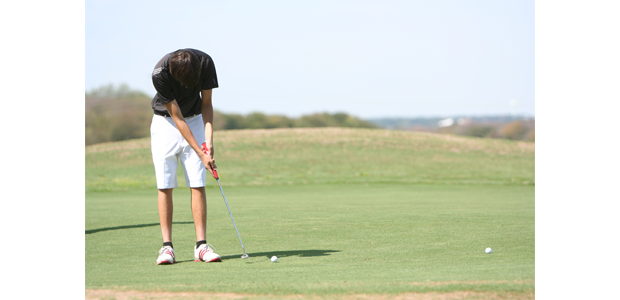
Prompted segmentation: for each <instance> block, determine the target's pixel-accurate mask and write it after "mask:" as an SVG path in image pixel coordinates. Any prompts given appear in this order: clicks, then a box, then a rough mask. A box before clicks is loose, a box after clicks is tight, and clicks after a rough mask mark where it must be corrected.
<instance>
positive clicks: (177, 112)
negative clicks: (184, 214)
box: [151, 49, 221, 264]
mask: <svg viewBox="0 0 620 300" xmlns="http://www.w3.org/2000/svg"><path fill="white" fill-rule="evenodd" d="M152 77H153V85H154V86H155V90H156V91H157V94H155V97H153V100H152V101H151V106H152V107H153V111H154V116H153V121H152V123H151V153H152V154H153V164H154V165H155V176H156V179H157V189H158V190H159V192H158V196H157V201H158V209H159V223H160V225H161V235H162V238H163V242H164V244H163V247H162V248H161V249H160V250H159V257H158V258H157V264H173V263H175V254H174V248H173V246H172V189H174V188H176V187H178V186H179V185H178V182H177V166H178V164H179V160H180V161H181V164H182V165H183V171H184V174H185V182H186V183H187V186H188V187H189V188H190V190H191V195H192V196H191V197H192V198H191V206H192V214H193V217H194V226H195V229H196V246H194V261H205V262H213V261H221V258H220V256H219V255H217V254H215V253H214V252H213V249H212V248H211V246H210V245H209V244H207V241H206V239H207V238H206V228H207V198H206V195H205V188H204V186H205V179H206V170H207V169H208V170H209V172H211V174H212V170H215V169H216V166H215V160H214V159H213V154H214V152H215V151H214V149H213V105H212V103H211V92H212V89H213V88H217V87H218V82H217V75H216V73H215V66H214V64H213V60H212V59H211V57H210V56H209V55H208V54H206V53H204V52H202V51H199V50H195V49H181V50H177V51H175V52H172V53H168V54H166V55H165V56H164V57H163V58H162V59H161V60H160V61H159V62H158V63H157V65H155V69H154V70H153V76H152ZM202 143H206V147H207V149H208V150H209V155H207V154H205V153H204V152H203V150H202V148H201V146H200V145H202Z"/></svg>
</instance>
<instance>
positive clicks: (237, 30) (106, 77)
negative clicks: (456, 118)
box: [85, 0, 535, 118]
mask: <svg viewBox="0 0 620 300" xmlns="http://www.w3.org/2000/svg"><path fill="white" fill-rule="evenodd" d="M180 48H196V49H200V50H203V51H205V52H207V53H208V54H210V55H211V56H212V57H213V60H214V62H215V65H216V69H217V73H218V79H219V83H220V87H219V88H218V89H217V90H215V91H214V106H215V108H216V109H217V110H220V111H223V112H227V113H243V114H245V113H250V112H254V111H260V112H264V113H269V114H285V115H289V116H299V115H301V114H307V113H313V112H324V111H325V112H339V111H343V112H347V113H350V114H353V115H356V116H359V117H363V118H379V117H431V116H453V115H470V116H479V115H498V114H511V113H512V112H516V113H518V114H519V115H525V116H534V115H535V111H534V108H535V104H534V1H524V0H519V1H318V0H313V1H174V2H173V1H136V0H133V1H109V0H108V1H94V0H87V1H86V2H85V88H86V91H89V90H91V89H93V88H97V87H100V86H102V85H105V84H115V85H118V84H121V83H125V84H127V85H129V86H130V87H131V88H133V89H137V90H141V91H143V92H145V93H146V94H148V95H149V96H152V95H154V93H155V90H154V88H153V86H152V83H151V79H150V74H151V71H152V69H153V67H154V66H155V64H156V63H157V61H158V60H159V59H160V58H161V57H162V56H163V55H165V54H166V53H169V52H172V51H174V50H177V49H180ZM511 100H516V107H514V108H513V107H511V105H510V103H511Z"/></svg>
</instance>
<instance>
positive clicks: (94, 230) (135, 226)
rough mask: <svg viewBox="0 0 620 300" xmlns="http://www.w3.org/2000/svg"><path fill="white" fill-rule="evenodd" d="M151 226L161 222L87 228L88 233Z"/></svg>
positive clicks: (189, 222) (191, 222)
mask: <svg viewBox="0 0 620 300" xmlns="http://www.w3.org/2000/svg"><path fill="white" fill-rule="evenodd" d="M172 224H194V222H193V221H188V222H172ZM150 226H159V223H150V224H136V225H124V226H116V227H104V228H97V229H91V230H86V234H91V233H96V232H101V231H108V230H119V229H133V228H142V227H150Z"/></svg>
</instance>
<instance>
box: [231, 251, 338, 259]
mask: <svg viewBox="0 0 620 300" xmlns="http://www.w3.org/2000/svg"><path fill="white" fill-rule="evenodd" d="M335 252H341V251H340V250H290V251H271V252H253V253H248V255H249V256H250V257H261V256H264V257H266V258H267V259H270V258H271V257H272V256H274V255H275V256H277V257H278V258H283V257H290V256H299V257H316V256H327V255H331V253H335ZM232 258H239V259H241V254H238V255H227V256H222V259H232Z"/></svg>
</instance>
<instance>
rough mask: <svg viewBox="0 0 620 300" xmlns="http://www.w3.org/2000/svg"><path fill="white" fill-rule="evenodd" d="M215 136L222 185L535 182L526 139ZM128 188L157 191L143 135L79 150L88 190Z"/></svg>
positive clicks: (395, 134) (303, 133)
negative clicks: (84, 162) (84, 166)
mask: <svg viewBox="0 0 620 300" xmlns="http://www.w3.org/2000/svg"><path fill="white" fill-rule="evenodd" d="M214 140H215V152H216V155H215V157H216V162H217V165H218V168H219V171H220V172H219V173H220V174H219V175H220V176H221V178H222V181H224V182H225V183H226V185H227V186H247V185H287V184H288V185H301V184H317V183H318V184H323V183H379V182H385V183H395V182H398V183H427V184H466V185H530V186H533V185H534V144H533V143H529V142H521V141H510V140H498V139H482V138H466V137H456V136H448V135H437V134H426V133H419V132H404V131H388V130H378V129H345V128H317V129H271V130H230V131H219V132H215V136H214ZM179 174H181V173H180V170H179ZM182 177H183V176H181V178H180V179H181V181H180V184H181V185H183V184H184V183H183V182H182ZM133 188H152V189H155V188H156V187H155V173H154V170H153V165H152V161H151V150H150V139H149V138H145V139H139V140H130V141H125V142H119V143H106V144H99V145H93V146H89V147H86V190H87V191H123V190H128V189H133Z"/></svg>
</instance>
